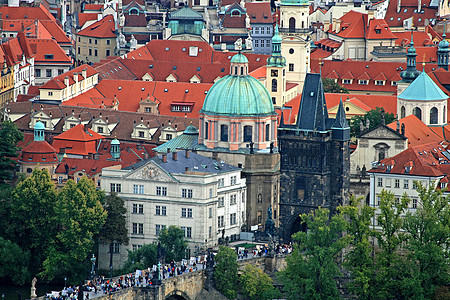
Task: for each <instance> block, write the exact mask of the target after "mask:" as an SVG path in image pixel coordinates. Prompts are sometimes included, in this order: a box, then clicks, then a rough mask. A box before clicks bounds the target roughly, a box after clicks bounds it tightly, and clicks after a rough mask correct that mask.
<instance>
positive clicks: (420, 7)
mask: <svg viewBox="0 0 450 300" xmlns="http://www.w3.org/2000/svg"><path fill="white" fill-rule="evenodd" d="M421 11H422V0H419V1H418V2H417V12H418V13H420V12H421Z"/></svg>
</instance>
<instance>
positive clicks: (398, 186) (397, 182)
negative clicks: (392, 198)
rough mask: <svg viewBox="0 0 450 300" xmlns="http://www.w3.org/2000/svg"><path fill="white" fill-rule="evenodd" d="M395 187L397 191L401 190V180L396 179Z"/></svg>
mask: <svg viewBox="0 0 450 300" xmlns="http://www.w3.org/2000/svg"><path fill="white" fill-rule="evenodd" d="M394 187H395V188H396V189H399V188H400V179H395V181H394Z"/></svg>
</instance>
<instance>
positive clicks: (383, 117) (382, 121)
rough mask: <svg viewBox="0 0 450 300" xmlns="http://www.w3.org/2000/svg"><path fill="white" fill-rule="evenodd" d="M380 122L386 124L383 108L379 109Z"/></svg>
mask: <svg viewBox="0 0 450 300" xmlns="http://www.w3.org/2000/svg"><path fill="white" fill-rule="evenodd" d="M381 124H382V125H386V113H385V112H384V109H382V110H381Z"/></svg>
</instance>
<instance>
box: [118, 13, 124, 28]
mask: <svg viewBox="0 0 450 300" xmlns="http://www.w3.org/2000/svg"><path fill="white" fill-rule="evenodd" d="M119 25H120V27H123V26H125V15H124V14H123V12H121V13H120V15H119Z"/></svg>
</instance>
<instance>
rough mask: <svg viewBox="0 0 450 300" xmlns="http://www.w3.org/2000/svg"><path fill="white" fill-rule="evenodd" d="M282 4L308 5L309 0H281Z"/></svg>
mask: <svg viewBox="0 0 450 300" xmlns="http://www.w3.org/2000/svg"><path fill="white" fill-rule="evenodd" d="M281 4H283V5H309V0H281Z"/></svg>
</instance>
